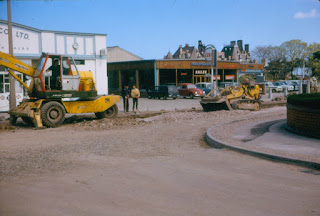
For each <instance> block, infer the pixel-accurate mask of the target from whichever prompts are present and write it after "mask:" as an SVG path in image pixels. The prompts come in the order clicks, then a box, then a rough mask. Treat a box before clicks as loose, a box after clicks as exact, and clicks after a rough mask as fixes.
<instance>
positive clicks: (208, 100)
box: [200, 97, 232, 112]
mask: <svg viewBox="0 0 320 216" xmlns="http://www.w3.org/2000/svg"><path fill="white" fill-rule="evenodd" d="M200 104H201V106H202V108H203V111H205V112H212V111H219V110H232V107H231V105H230V103H229V101H228V100H227V99H220V98H219V97H216V98H213V97H204V98H202V99H201V101H200Z"/></svg>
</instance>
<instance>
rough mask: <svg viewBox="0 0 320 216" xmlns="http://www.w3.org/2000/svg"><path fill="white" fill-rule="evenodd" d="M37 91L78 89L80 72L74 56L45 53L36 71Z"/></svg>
mask: <svg viewBox="0 0 320 216" xmlns="http://www.w3.org/2000/svg"><path fill="white" fill-rule="evenodd" d="M33 78H34V83H35V87H36V91H37V92H52V91H77V90H78V89H79V84H80V74H79V72H78V69H77V67H76V65H75V62H74V60H73V59H72V57H69V56H59V55H48V54H45V53H44V54H43V55H42V56H41V58H40V61H39V63H38V66H37V68H36V71H35V73H34V76H33Z"/></svg>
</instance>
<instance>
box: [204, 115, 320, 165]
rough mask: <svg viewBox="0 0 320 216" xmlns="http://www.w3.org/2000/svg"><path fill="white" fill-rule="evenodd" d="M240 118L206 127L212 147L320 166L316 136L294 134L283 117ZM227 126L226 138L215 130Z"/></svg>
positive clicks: (319, 151)
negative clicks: (257, 119)
mask: <svg viewBox="0 0 320 216" xmlns="http://www.w3.org/2000/svg"><path fill="white" fill-rule="evenodd" d="M247 121H249V120H248V119H245V120H243V121H236V122H229V123H224V124H222V125H216V126H213V127H212V128H210V129H208V130H207V134H206V139H207V142H208V143H209V144H210V145H211V146H213V147H216V148H224V147H225V148H229V149H232V150H235V151H239V152H243V153H247V154H251V155H254V156H258V157H263V158H268V159H272V160H277V161H282V162H286V163H293V164H297V165H301V166H306V167H311V168H315V169H320V140H319V139H316V138H310V137H306V136H301V135H297V134H294V133H292V132H290V131H288V130H287V129H286V119H277V120H272V121H270V120H268V121H260V122H254V123H252V122H251V123H249V124H247ZM226 129H228V130H230V131H229V132H230V134H231V136H230V137H229V138H228V139H227V140H223V139H220V138H217V137H216V136H217V135H218V134H219V131H223V130H226Z"/></svg>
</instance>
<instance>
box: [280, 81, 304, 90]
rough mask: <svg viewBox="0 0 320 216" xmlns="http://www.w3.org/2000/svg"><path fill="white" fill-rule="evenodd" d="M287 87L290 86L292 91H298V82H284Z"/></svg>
mask: <svg viewBox="0 0 320 216" xmlns="http://www.w3.org/2000/svg"><path fill="white" fill-rule="evenodd" d="M284 82H285V83H286V84H287V85H292V86H293V90H294V91H298V90H299V87H300V81H299V80H286V81H284Z"/></svg>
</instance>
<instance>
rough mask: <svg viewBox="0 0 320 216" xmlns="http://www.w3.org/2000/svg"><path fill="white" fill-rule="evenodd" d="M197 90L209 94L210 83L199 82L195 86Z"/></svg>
mask: <svg viewBox="0 0 320 216" xmlns="http://www.w3.org/2000/svg"><path fill="white" fill-rule="evenodd" d="M195 85H196V87H197V88H198V89H201V90H203V91H204V92H205V94H206V95H207V94H209V93H210V92H211V83H209V82H199V83H196V84H195Z"/></svg>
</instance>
